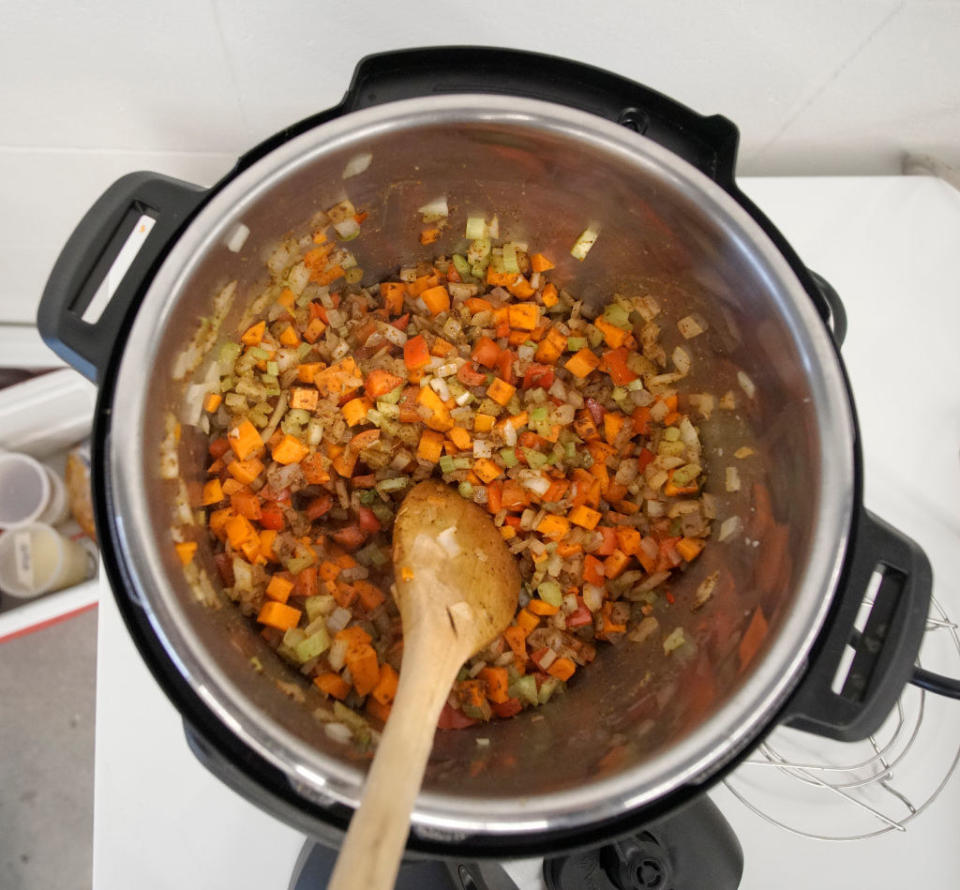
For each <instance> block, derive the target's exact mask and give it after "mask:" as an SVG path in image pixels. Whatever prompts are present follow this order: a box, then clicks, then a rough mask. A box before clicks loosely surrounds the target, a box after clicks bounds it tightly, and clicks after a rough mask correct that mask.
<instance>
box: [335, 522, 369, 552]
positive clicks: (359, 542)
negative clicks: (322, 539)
mask: <svg viewBox="0 0 960 890" xmlns="http://www.w3.org/2000/svg"><path fill="white" fill-rule="evenodd" d="M330 537H331V538H333V540H334V541H336V542H337V543H338V544H339V545H340V546H341V547H343V548H344V549H346V550H357V549H358V548H360V547H362V546H363V545H364V543H365V542H366V540H367V533H366V532H365V531H364V530H363V529H362V528H360V527H359V526H358V525H347V526H344V527H343V528H341V529H338V530H337V531H335V532H334V533H333V534H332V535H330Z"/></svg>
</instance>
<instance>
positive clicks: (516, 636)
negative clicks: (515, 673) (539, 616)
mask: <svg viewBox="0 0 960 890" xmlns="http://www.w3.org/2000/svg"><path fill="white" fill-rule="evenodd" d="M531 617H533V616H531ZM503 638H504V639H505V640H506V641H507V645H508V646H509V647H510V649H511V650H512V651H513V658H514V662H513V663H514V665H515V666H516V667H517V668H518V669H519V670H523V666H524V664H526V661H527V631H525V630H524V629H523V628H522V627H520V626H519V625H511V626H510V627H508V628H507V629H506V630H505V631H504V632H503Z"/></svg>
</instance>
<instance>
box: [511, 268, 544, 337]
mask: <svg viewBox="0 0 960 890" xmlns="http://www.w3.org/2000/svg"><path fill="white" fill-rule="evenodd" d="M507 290H508V291H510V293H511V294H513V295H514V296H515V297H516V298H517V299H518V300H529V299H530V297H532V296H533V295H534V294H535V293H536V291H535V290H534V289H533V287H531V286H530V282H529V281H527V279H526V278H524V277H523V276H522V275H517V276H516V278H514V279H513V281H512V282H511V283H510V284H508V285H507ZM530 305H532V306H533V307H534V308H537V309H538V307H537V305H536V304H535V303H531V304H530ZM538 314H539V309H538ZM534 327H536V325H534ZM530 330H533V328H530Z"/></svg>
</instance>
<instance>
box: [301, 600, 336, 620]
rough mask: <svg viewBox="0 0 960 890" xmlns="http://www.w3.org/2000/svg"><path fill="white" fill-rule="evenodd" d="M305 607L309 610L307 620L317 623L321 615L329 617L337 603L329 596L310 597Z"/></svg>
mask: <svg viewBox="0 0 960 890" xmlns="http://www.w3.org/2000/svg"><path fill="white" fill-rule="evenodd" d="M304 606H305V607H306V609H307V618H309V619H310V621H311V622H313V621H316V620H317V618H319V617H320V616H321V615H329V614H330V613H331V612H332V611H333V610H334V609H335V608H336V606H337V601H336V600H335V599H334V598H333V597H332V596H329V595H328V594H318V595H317V596H308V597H307V599H306V602H305V603H304Z"/></svg>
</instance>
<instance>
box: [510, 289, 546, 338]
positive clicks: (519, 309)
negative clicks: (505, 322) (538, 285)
mask: <svg viewBox="0 0 960 890" xmlns="http://www.w3.org/2000/svg"><path fill="white" fill-rule="evenodd" d="M532 292H533V289H532V288H531V294H532ZM507 312H508V317H509V319H510V327H512V328H519V329H520V330H522V331H532V330H533V329H534V328H535V327H536V326H537V325H538V324H540V307H539V306H538V305H537V304H536V303H517V304H514V305H512V306H509V307H508V308H507Z"/></svg>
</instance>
